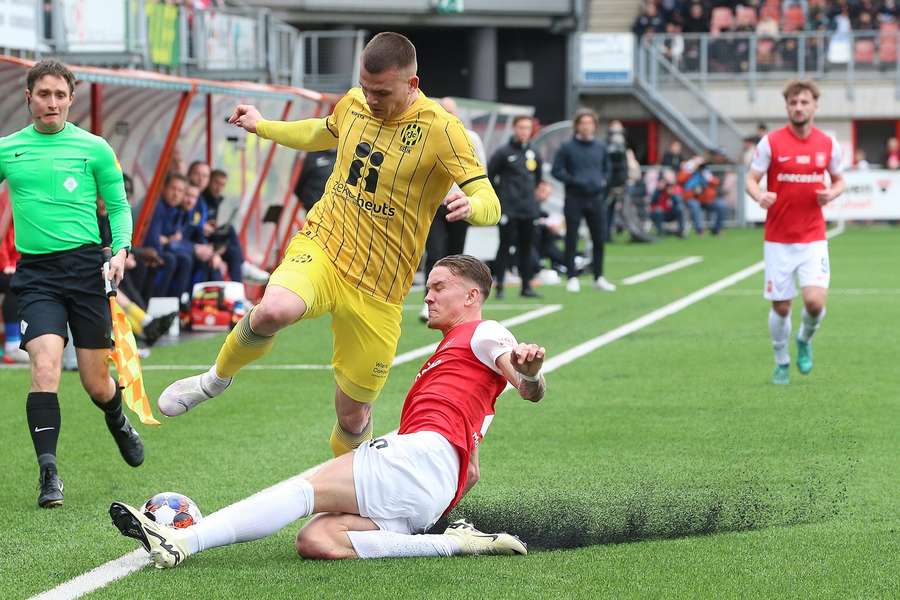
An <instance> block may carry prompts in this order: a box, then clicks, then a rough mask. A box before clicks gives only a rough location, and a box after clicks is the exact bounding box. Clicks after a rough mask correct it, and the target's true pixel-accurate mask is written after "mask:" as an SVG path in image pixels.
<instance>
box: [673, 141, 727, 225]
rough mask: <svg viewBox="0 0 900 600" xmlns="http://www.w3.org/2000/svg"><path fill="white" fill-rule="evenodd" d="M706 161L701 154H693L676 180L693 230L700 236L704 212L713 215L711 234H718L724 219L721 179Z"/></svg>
mask: <svg viewBox="0 0 900 600" xmlns="http://www.w3.org/2000/svg"><path fill="white" fill-rule="evenodd" d="M708 162H709V161H708V160H707V159H705V158H704V157H702V156H695V157H694V158H692V159H691V160H689V161H687V162H685V164H684V165H683V168H682V171H681V173H680V174H679V175H678V182H679V183H681V184H682V187H683V189H684V200H685V203H686V204H687V207H688V210H689V211H690V213H691V221H692V223H693V225H694V231H696V232H697V235H700V236H702V235H703V233H704V213H707V214H708V213H712V214H713V216H714V221H713V225H712V228H711V231H712V234H713V235H719V233H720V232H721V231H722V225H723V223H724V221H725V202H724V201H723V200H722V198H721V197H720V194H719V184H720V183H721V181H720V179H719V178H718V177H716V176H715V175H714V174H713V172H712V171H711V170H710V168H709V166H708Z"/></svg>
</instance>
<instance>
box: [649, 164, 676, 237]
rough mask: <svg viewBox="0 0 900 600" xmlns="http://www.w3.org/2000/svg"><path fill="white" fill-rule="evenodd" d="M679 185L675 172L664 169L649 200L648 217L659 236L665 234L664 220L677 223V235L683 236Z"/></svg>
mask: <svg viewBox="0 0 900 600" xmlns="http://www.w3.org/2000/svg"><path fill="white" fill-rule="evenodd" d="M681 193H682V191H681V186H679V185H678V184H677V183H676V181H675V172H674V171H672V170H670V169H664V170H663V173H662V176H661V177H660V178H659V181H657V184H656V190H654V191H653V196H652V197H651V200H650V219H651V220H652V221H653V224H654V225H656V233H657V235H659V236H660V237H662V236H663V235H664V234H665V230H664V229H663V223H664V222H671V221H675V222H676V223H678V232H677V234H678V237H680V238H683V237H684V209H683V202H684V201H683V199H682V197H681Z"/></svg>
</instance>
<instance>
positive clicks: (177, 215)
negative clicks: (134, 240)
mask: <svg viewBox="0 0 900 600" xmlns="http://www.w3.org/2000/svg"><path fill="white" fill-rule="evenodd" d="M186 224H187V213H186V212H185V211H184V210H183V209H182V208H181V207H180V206H169V205H168V204H166V201H165V200H163V199H162V198H160V199H159V202H157V203H156V210H154V212H153V218H152V219H151V220H150V226H149V227H147V234H146V235H145V236H144V243H143V245H144V246H146V247H148V248H153V249H154V250H156V251H157V252H162V250H163V245H162V242H160V239H159V236H161V235H164V236H166V237H172V236H173V235H175V232H176V231H181V230H182V229H184V226H185V225H186Z"/></svg>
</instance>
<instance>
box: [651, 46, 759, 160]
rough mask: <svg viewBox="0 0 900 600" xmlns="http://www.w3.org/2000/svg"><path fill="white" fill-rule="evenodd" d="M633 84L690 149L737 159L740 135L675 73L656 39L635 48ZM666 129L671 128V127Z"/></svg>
mask: <svg viewBox="0 0 900 600" xmlns="http://www.w3.org/2000/svg"><path fill="white" fill-rule="evenodd" d="M636 81H637V82H638V84H640V85H642V86H643V88H644V89H643V91H644V92H645V93H647V94H649V95H651V98H650V100H651V101H654V102H655V103H656V104H658V105H659V107H658V108H659V109H660V111H659V112H660V116H661V117H663V116H665V113H669V115H670V119H671V120H673V121H674V124H675V126H676V127H677V128H678V129H680V130H681V133H682V134H684V136H685V137H687V138H693V141H694V143H693V144H692V146H694V147H695V148H696V147H697V146H702V147H704V149H707V150H713V149H715V150H719V151H720V152H722V153H723V154H725V155H726V156H729V157H731V158H732V159H735V158H737V157H738V156H739V154H740V151H741V144H742V141H743V138H744V134H743V132H742V131H741V130H740V128H739V127H738V126H737V125H736V124H735V122H734V121H732V120H731V119H730V118H728V117H727V116H725V115H724V114H723V113H722V112H721V111H720V110H719V109H718V108H717V107H716V106H715V105H714V104H713V103H712V102H711V101H710V99H709V96H708V94H706V93H705V92H704V91H703V90H702V89H701V88H700V87H699V86H698V85H697V84H695V83H694V82H693V81H691V80H690V79H689V78H688V77H686V76H685V75H684V74H683V73H681V72H680V71H679V70H678V68H677V67H676V66H675V65H674V64H673V63H672V62H671V60H670V59H669V58H668V57H667V56H666V55H665V54H664V53H663V51H662V49H661V47H660V46H659V45H657V44H656V43H655V38H653V39H652V40H651V39H647V38H645V39H644V40H642V41H641V42H640V43H639V45H638V52H637V77H636ZM654 95H656V96H658V97H656V98H654V97H652V96H654ZM667 125H669V127H670V128H672V124H668V123H667ZM698 149H699V148H698Z"/></svg>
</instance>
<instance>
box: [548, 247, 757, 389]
mask: <svg viewBox="0 0 900 600" xmlns="http://www.w3.org/2000/svg"><path fill="white" fill-rule="evenodd" d="M763 268H765V262H763V261H759V262H758V263H755V264H753V265H750V266H749V267H747V268H746V269H741V270H740V271H738V272H737V273H733V274H731V275H729V276H728V277H725V278H724V279H720V280H719V281H717V282H715V283H713V284H710V285H708V286H706V287H705V288H701V289H699V290H697V291H696V292H693V293H690V294H688V295H687V296H685V297H684V298H680V299H678V300H676V301H675V302H670V303H669V304H666V305H665V306H663V307H662V308H657V309H656V310H654V311H653V312H650V313H647V314H646V315H644V316H643V317H640V318H637V319H635V320H634V321H631V322H630V323H626V324H625V325H622V326H620V327H616V328H615V329H613V330H612V331H608V332H606V333H604V334H603V335H600V336H597V337H595V338H594V339H592V340H588V341H586V342H583V343H581V344H578V345H577V346H575V347H574V348H569V349H568V350H566V351H565V352H562V353H560V354H557V355H556V356H552V357H550V358H549V359H547V361H545V362H544V367H543V370H544V371H545V372H550V371H554V370H556V369H558V368H559V367H561V366H563V365H566V364H568V363H570V362H572V361H574V360H575V359H578V358H581V357H582V356H584V355H585V354H588V353H590V352H593V351H594V350H596V349H597V348H600V347H602V346H605V345H607V344H609V343H611V342H614V341H616V340H618V339H620V338H623V337H625V336H626V335H628V334H629V333H634V332H635V331H637V330H639V329H643V328H644V327H647V326H648V325H652V324H653V323H656V322H657V321H660V320H662V319H665V318H666V317H668V316H670V315H673V314H675V313H677V312H679V311H682V310H684V309H685V308H687V307H688V306H690V305H692V304H696V303H697V302H700V301H701V300H703V299H704V298H708V297H709V296H712V295H713V294H715V293H716V292H718V291H720V290H723V289H725V288H727V287H729V286H732V285H734V284H735V283H738V282H739V281H743V280H744V279H746V278H748V277H750V276H751V275H753V274H755V273H759V272H760V271H762V270H763Z"/></svg>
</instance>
